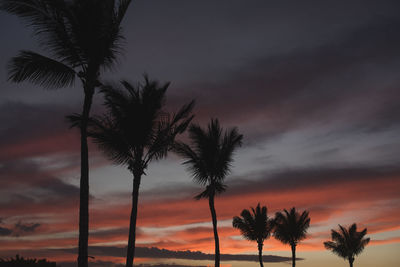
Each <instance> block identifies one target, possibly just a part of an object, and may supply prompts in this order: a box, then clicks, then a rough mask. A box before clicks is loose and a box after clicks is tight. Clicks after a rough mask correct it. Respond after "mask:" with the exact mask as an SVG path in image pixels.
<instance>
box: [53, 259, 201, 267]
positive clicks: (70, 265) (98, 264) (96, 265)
mask: <svg viewBox="0 0 400 267" xmlns="http://www.w3.org/2000/svg"><path fill="white" fill-rule="evenodd" d="M89 264H90V266H91V267H123V266H125V264H118V263H114V262H110V261H93V260H92V261H90V262H89ZM58 265H60V266H61V267H75V266H76V262H60V263H59V264H58ZM135 266H138V267H206V266H205V265H197V266H196V265H182V264H174V263H172V264H143V263H141V264H135Z"/></svg>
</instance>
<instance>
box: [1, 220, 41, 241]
mask: <svg viewBox="0 0 400 267" xmlns="http://www.w3.org/2000/svg"><path fill="white" fill-rule="evenodd" d="M40 225H41V224H40V223H22V222H18V223H16V224H15V225H14V226H13V227H0V236H16V237H19V236H25V235H29V234H33V233H34V232H35V231H36V230H37V229H38V228H39V227H40Z"/></svg>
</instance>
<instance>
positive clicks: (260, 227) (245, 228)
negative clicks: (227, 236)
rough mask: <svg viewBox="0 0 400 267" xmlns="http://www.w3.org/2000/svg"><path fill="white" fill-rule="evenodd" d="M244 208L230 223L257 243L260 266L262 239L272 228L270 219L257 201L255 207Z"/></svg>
mask: <svg viewBox="0 0 400 267" xmlns="http://www.w3.org/2000/svg"><path fill="white" fill-rule="evenodd" d="M251 211H252V212H253V213H251V212H250V211H249V210H246V209H244V210H243V211H242V213H241V214H240V216H241V217H238V216H235V217H234V218H233V221H232V225H233V227H235V228H238V229H239V230H240V232H241V233H242V235H243V236H244V237H245V238H246V239H247V240H250V241H256V242H257V244H258V260H259V261H260V266H261V267H263V266H264V265H263V259H262V249H263V245H264V240H266V239H268V238H269V236H270V234H271V230H272V223H271V222H272V220H270V219H269V218H268V216H267V207H265V206H264V207H262V208H261V207H260V203H258V205H257V207H256V209H254V208H251Z"/></svg>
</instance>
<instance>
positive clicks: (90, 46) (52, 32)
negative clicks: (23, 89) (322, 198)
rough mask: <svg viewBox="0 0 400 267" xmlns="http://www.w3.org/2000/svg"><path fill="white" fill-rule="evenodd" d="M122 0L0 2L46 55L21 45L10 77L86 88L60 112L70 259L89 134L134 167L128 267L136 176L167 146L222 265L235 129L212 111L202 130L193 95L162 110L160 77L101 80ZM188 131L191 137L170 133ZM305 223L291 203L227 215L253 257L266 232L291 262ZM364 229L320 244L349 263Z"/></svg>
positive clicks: (115, 46)
mask: <svg viewBox="0 0 400 267" xmlns="http://www.w3.org/2000/svg"><path fill="white" fill-rule="evenodd" d="M130 2H131V1H130V0H69V1H67V0H0V10H3V11H6V12H8V13H10V14H13V15H16V16H18V17H20V18H21V19H22V20H23V21H24V22H26V23H27V24H28V25H29V26H30V27H32V28H33V30H34V32H35V34H36V36H38V38H39V44H40V45H41V46H42V47H43V48H45V49H46V50H47V51H48V52H49V53H50V54H51V57H47V56H44V55H41V54H38V53H36V52H33V51H26V50H23V51H21V52H20V53H19V54H18V55H17V56H15V57H13V58H12V59H11V60H10V62H9V65H8V68H9V69H8V70H9V71H8V74H9V80H11V81H12V82H16V83H19V82H23V81H30V82H32V83H34V84H39V85H42V86H44V87H47V88H61V87H67V86H71V85H73V83H74V81H75V80H76V79H77V78H78V79H79V80H80V81H81V83H82V88H83V92H84V101H83V108H82V111H81V113H78V114H72V115H70V116H68V119H69V121H70V123H71V126H72V127H76V128H78V129H79V132H80V142H81V153H80V154H81V172H80V205H79V242H78V248H79V249H78V259H77V261H78V267H87V266H88V234H89V160H88V145H87V139H88V137H90V138H91V139H92V140H93V141H94V143H96V144H97V145H98V147H99V148H100V150H102V151H103V152H104V154H105V155H106V156H107V157H108V158H109V159H110V160H111V161H113V162H114V163H115V164H118V165H124V166H126V167H127V168H128V170H129V171H130V172H131V173H132V176H133V188H132V210H131V215H130V225H129V238H128V250H127V256H126V266H127V267H132V266H133V262H134V255H135V241H136V221H137V213H138V212H137V211H138V201H139V187H140V183H141V179H142V177H143V176H145V175H146V170H147V169H148V166H149V164H150V163H151V162H153V161H157V160H161V159H163V158H165V157H166V156H167V155H168V152H174V153H177V154H178V155H180V156H181V157H182V158H184V159H185V161H184V163H183V164H184V165H185V166H187V169H188V171H189V172H190V173H191V176H192V177H193V179H194V181H195V182H197V183H198V184H200V185H201V186H204V187H205V188H204V191H202V192H201V193H200V194H198V195H197V196H196V197H195V198H196V199H202V198H205V199H207V200H208V204H209V208H210V213H211V219H212V225H213V234H214V241H215V266H216V267H219V266H220V249H219V247H220V245H219V238H218V230H217V214H216V210H215V203H214V202H215V196H217V195H219V194H221V193H223V192H224V191H225V190H226V189H227V186H226V184H225V178H226V176H227V175H228V174H229V172H230V168H231V163H232V162H233V155H234V152H235V151H236V149H237V148H238V147H239V146H241V145H242V140H243V135H241V134H240V133H239V132H238V129H237V128H236V127H235V128H231V129H226V130H224V129H223V128H222V127H221V125H220V123H219V121H218V119H216V118H212V119H211V120H210V122H209V123H208V125H207V127H206V128H202V127H201V126H199V125H198V124H195V123H192V120H193V117H194V115H193V113H192V111H193V108H194V101H191V102H189V103H188V104H186V105H183V106H182V107H181V108H180V109H179V110H178V111H177V112H176V113H170V112H167V111H166V110H165V102H166V91H167V88H168V86H169V83H167V84H163V85H161V84H159V82H157V81H154V80H150V79H149V78H148V77H147V76H145V77H144V82H143V83H139V84H138V85H133V84H131V83H129V82H127V81H122V82H121V85H122V87H120V86H116V85H112V84H104V83H103V82H102V81H101V77H102V73H103V72H104V71H105V70H109V69H111V68H112V67H114V66H115V64H116V60H117V56H118V55H119V53H120V51H121V40H123V35H122V27H121V23H122V21H123V18H124V16H125V14H126V12H127V9H128V7H129V5H130ZM96 89H98V91H99V92H100V93H101V94H102V95H103V98H104V107H105V109H106V112H105V113H104V114H103V115H100V116H91V115H90V110H91V105H92V99H93V95H94V93H95V90H96ZM186 130H187V131H188V136H189V143H184V142H182V141H178V140H176V137H177V136H179V135H181V134H182V133H184V132H185V131H186ZM309 225H310V218H309V214H308V212H307V211H303V212H302V213H301V214H300V213H299V212H297V211H296V210H295V208H292V209H291V210H290V211H288V210H284V211H283V212H277V213H276V214H275V218H274V219H270V218H268V216H267V208H266V207H260V204H259V205H258V206H257V207H256V208H255V209H254V208H252V209H251V211H249V210H243V211H242V213H241V214H240V217H234V218H233V227H235V228H238V229H240V231H241V233H242V234H243V236H244V237H245V238H246V239H248V240H252V241H256V242H257V246H258V251H259V261H260V265H261V266H263V263H262V248H263V242H264V241H265V240H266V239H268V238H269V237H270V236H271V235H273V236H274V237H275V238H276V239H278V240H279V241H281V242H282V243H284V244H288V245H290V247H291V251H292V265H293V266H295V262H296V246H297V245H298V243H299V242H300V241H301V240H303V239H304V238H305V237H306V232H307V229H308V227H309ZM365 234H366V229H364V230H363V231H361V232H357V231H356V225H355V224H353V225H352V226H351V227H350V228H349V229H345V228H344V227H342V226H340V231H339V232H337V231H335V230H332V241H328V242H325V243H324V245H325V247H326V248H327V249H330V250H332V251H333V252H334V253H336V254H338V255H339V256H341V257H343V258H345V259H347V260H348V261H349V263H350V266H352V265H353V262H354V257H355V256H356V255H357V254H359V253H360V252H361V251H362V250H363V248H364V247H365V245H367V244H368V242H369V238H367V239H363V237H364V236H365Z"/></svg>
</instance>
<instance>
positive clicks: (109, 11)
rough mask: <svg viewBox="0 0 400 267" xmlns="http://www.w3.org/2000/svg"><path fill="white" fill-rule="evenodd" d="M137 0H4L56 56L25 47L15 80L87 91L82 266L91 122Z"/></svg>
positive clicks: (0, 1)
mask: <svg viewBox="0 0 400 267" xmlns="http://www.w3.org/2000/svg"><path fill="white" fill-rule="evenodd" d="M130 2H131V0H0V10H3V11H6V12H8V13H10V14H13V15H16V16H18V17H20V18H21V19H22V20H23V21H24V22H26V23H27V25H28V26H31V27H32V28H33V30H34V33H35V36H37V37H38V38H39V44H40V45H41V46H42V47H43V48H44V50H45V51H48V52H49V55H50V57H48V56H46V55H41V54H38V53H36V52H33V51H27V50H23V51H21V52H20V53H19V54H18V55H17V56H15V57H13V58H12V59H11V60H10V62H9V65H8V79H9V80H11V81H12V82H16V83H19V82H23V81H30V82H32V83H34V84H39V85H42V86H44V87H47V88H61V87H66V86H71V85H73V83H74V81H75V79H76V78H77V77H78V78H79V79H80V80H81V82H82V87H83V92H84V103H83V110H82V113H81V118H82V120H81V123H80V135H81V178H80V205H79V256H78V266H79V267H87V266H88V252H87V250H88V235H89V161H88V146H87V122H88V118H89V113H90V109H91V105H92V98H93V94H94V91H95V88H96V87H98V86H99V85H100V82H99V77H100V73H101V72H102V71H103V70H107V69H110V68H112V67H113V66H114V63H115V61H116V58H117V55H118V53H119V51H120V45H121V40H122V39H123V37H122V35H121V22H122V20H123V18H124V16H125V13H126V11H127V9H128V6H129V4H130Z"/></svg>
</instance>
